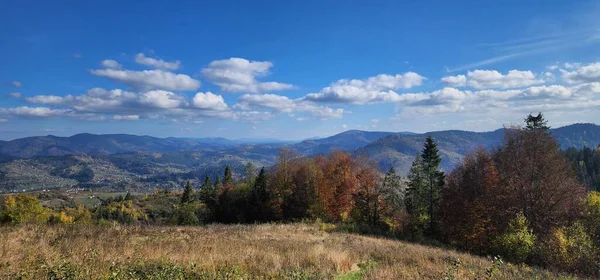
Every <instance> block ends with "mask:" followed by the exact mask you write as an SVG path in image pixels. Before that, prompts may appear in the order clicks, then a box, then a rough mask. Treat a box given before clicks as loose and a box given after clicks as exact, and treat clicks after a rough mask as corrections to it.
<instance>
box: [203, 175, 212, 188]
mask: <svg viewBox="0 0 600 280" xmlns="http://www.w3.org/2000/svg"><path fill="white" fill-rule="evenodd" d="M210 187H212V183H211V182H210V177H208V176H204V183H202V188H203V189H206V188H210Z"/></svg>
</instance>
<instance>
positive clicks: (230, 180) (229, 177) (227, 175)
mask: <svg viewBox="0 0 600 280" xmlns="http://www.w3.org/2000/svg"><path fill="white" fill-rule="evenodd" d="M223 185H225V186H231V185H233V176H232V175H231V168H230V167H229V165H227V166H225V175H224V176H223Z"/></svg>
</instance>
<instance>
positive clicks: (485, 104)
mask: <svg viewBox="0 0 600 280" xmlns="http://www.w3.org/2000/svg"><path fill="white" fill-rule="evenodd" d="M411 96H412V98H410V99H409V98H406V99H404V100H402V101H400V102H398V105H399V106H401V107H403V108H405V109H408V112H409V113H410V114H415V113H418V114H436V113H457V112H469V113H487V114H491V113H493V112H496V113H504V112H510V111H516V112H517V111H518V112H520V113H523V112H524V111H526V110H530V109H532V108H537V109H539V110H542V109H548V110H559V109H566V108H576V107H578V106H579V107H580V108H587V109H589V108H598V109H600V107H598V106H596V105H594V104H598V102H597V101H598V97H599V96H600V83H598V82H596V83H586V84H578V85H575V86H570V87H569V86H563V85H548V86H545V85H544V86H531V87H528V88H523V89H510V90H478V91H470V90H458V89H456V88H444V89H441V90H436V91H433V92H429V93H414V94H411ZM586 102H587V103H588V105H585V106H584V105H583V104H586ZM494 110H496V111H494ZM534 111H535V110H534Z"/></svg>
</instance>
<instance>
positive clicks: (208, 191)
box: [200, 176, 218, 210]
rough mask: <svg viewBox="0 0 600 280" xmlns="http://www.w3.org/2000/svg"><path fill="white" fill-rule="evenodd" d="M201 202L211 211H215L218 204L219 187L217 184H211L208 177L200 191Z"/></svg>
mask: <svg viewBox="0 0 600 280" xmlns="http://www.w3.org/2000/svg"><path fill="white" fill-rule="evenodd" d="M217 178H218V177H217ZM200 200H201V201H202V203H204V204H206V206H207V207H208V208H209V209H211V210H214V207H215V205H216V204H217V187H216V184H215V185H212V184H211V182H210V178H209V177H208V176H205V177H204V183H203V184H202V188H201V189H200Z"/></svg>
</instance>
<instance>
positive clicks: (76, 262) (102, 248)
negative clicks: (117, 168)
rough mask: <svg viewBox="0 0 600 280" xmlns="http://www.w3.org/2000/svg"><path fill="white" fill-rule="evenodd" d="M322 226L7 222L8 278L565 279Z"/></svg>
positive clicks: (0, 238)
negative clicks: (31, 224)
mask: <svg viewBox="0 0 600 280" xmlns="http://www.w3.org/2000/svg"><path fill="white" fill-rule="evenodd" d="M321 228H322V226H321V227H320V226H319V224H301V223H299V224H284V225H280V224H262V225H208V226H204V227H139V226H119V225H115V226H93V225H71V226H20V227H1V228H0V279H556V278H567V277H566V276H564V275H558V274H553V273H551V272H548V271H545V270H541V269H535V268H530V267H527V266H520V265H511V264H506V263H504V264H500V263H498V262H496V264H494V263H493V262H492V261H491V260H490V259H486V258H482V257H476V256H472V255H468V254H464V253H459V252H455V251H451V250H443V249H439V248H433V247H427V246H422V245H415V244H410V243H405V242H401V241H395V240H387V239H381V238H374V237H368V236H360V235H355V234H347V233H338V232H328V231H324V230H321Z"/></svg>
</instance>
